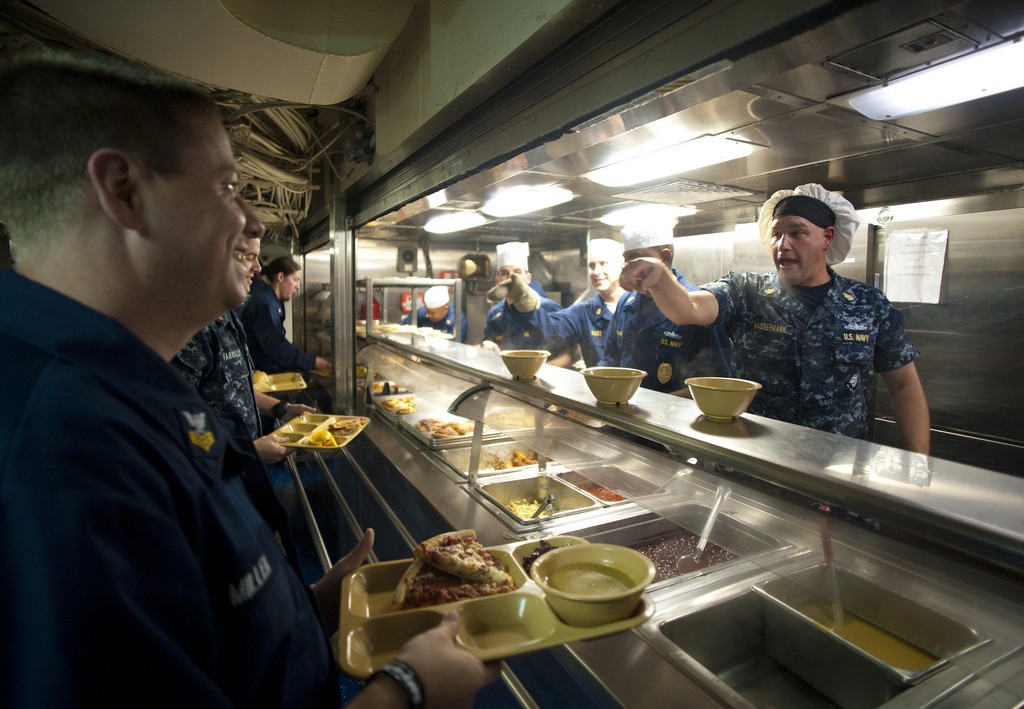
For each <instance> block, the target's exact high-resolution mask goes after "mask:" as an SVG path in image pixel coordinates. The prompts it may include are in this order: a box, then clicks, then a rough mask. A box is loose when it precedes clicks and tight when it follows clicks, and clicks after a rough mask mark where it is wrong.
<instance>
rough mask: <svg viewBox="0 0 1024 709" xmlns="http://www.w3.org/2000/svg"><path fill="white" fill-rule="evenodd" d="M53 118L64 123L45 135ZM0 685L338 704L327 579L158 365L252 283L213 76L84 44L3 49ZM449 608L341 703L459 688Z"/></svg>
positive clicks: (168, 701) (223, 702) (222, 435)
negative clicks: (310, 569)
mask: <svg viewBox="0 0 1024 709" xmlns="http://www.w3.org/2000/svg"><path fill="white" fill-rule="evenodd" d="M58 137H59V140H58V139H57V138H58ZM0 162H2V164H3V166H4V167H3V170H0V222H3V223H4V224H5V226H6V227H7V229H8V231H9V234H10V238H11V244H12V247H13V253H14V254H15V259H14V268H13V269H12V270H3V271H0V301H2V302H3V303H4V306H5V307H4V308H2V309H0V367H2V368H3V371H4V373H5V378H4V380H3V384H2V393H3V398H4V401H5V402H6V403H5V406H4V407H3V408H2V409H0V419H2V421H0V422H2V423H3V425H2V426H0V579H2V581H0V607H2V608H3V611H2V612H3V614H4V615H3V628H4V631H3V633H0V654H2V656H3V657H4V662H3V663H0V704H2V705H3V706H5V707H41V706H47V707H51V706H61V707H63V706H81V705H96V706H151V705H154V704H161V705H164V706H204V707H206V706H246V707H254V706H279V707H283V706H302V707H315V706H325V707H326V706H338V688H337V672H336V668H335V665H334V660H333V657H332V654H331V650H330V645H329V641H328V637H329V635H330V634H332V633H334V632H335V631H336V630H337V628H338V624H337V623H338V614H339V603H340V586H339V585H340V580H341V577H342V576H344V575H345V574H346V572H348V571H351V570H354V569H355V568H357V567H358V565H359V564H360V563H361V562H362V560H363V559H364V558H365V557H366V555H367V554H368V553H369V551H370V548H371V547H372V544H373V534H372V532H369V531H368V532H367V534H366V536H365V537H364V538H363V540H362V541H361V542H360V543H359V544H358V545H357V547H356V548H355V549H354V550H353V552H351V553H350V554H349V555H348V556H346V557H345V558H344V559H342V560H341V561H339V562H338V563H336V564H335V565H334V567H333V568H332V569H331V570H330V571H329V572H328V574H327V575H326V576H325V577H324V578H323V579H321V580H319V581H318V582H317V583H315V584H313V586H312V587H309V586H307V585H306V584H305V583H303V582H302V580H301V579H300V578H299V577H298V576H297V575H296V574H294V573H293V572H292V570H291V569H290V568H289V566H288V564H287V562H286V561H285V559H284V557H283V555H282V553H281V550H280V547H279V545H278V543H277V541H276V540H275V539H274V536H273V534H272V533H271V531H270V529H269V528H268V527H267V525H266V523H265V522H264V521H263V520H262V518H261V517H260V516H259V514H258V513H257V512H256V510H255V509H254V508H253V506H252V504H251V503H250V502H249V499H248V497H247V495H246V492H245V490H244V487H243V484H242V481H241V478H240V472H241V471H242V470H243V469H244V468H245V467H246V466H247V465H249V464H250V463H251V462H252V461H253V460H254V459H255V452H254V450H253V447H252V442H251V440H247V439H246V438H245V437H244V436H240V435H238V434H237V432H236V431H232V430H231V428H230V427H228V426H226V425H224V423H223V422H222V421H221V419H220V417H218V416H216V415H215V414H214V412H213V411H212V409H210V408H209V407H208V406H207V405H206V404H205V403H204V402H203V400H202V398H201V397H200V396H199V394H198V393H197V392H196V391H195V388H194V387H192V386H190V385H189V384H188V383H187V382H186V381H185V380H184V379H183V378H182V377H181V376H180V375H179V374H178V373H177V372H175V370H174V369H173V368H172V367H171V366H170V364H169V361H170V359H171V358H172V357H173V356H174V355H175V353H177V352H178V351H179V350H180V349H181V347H182V346H183V345H184V344H185V343H186V342H187V341H188V339H189V338H190V337H191V336H192V335H193V334H195V332H196V331H198V330H199V329H200V328H201V327H203V326H205V325H206V324H208V323H210V322H212V321H213V320H214V319H216V318H217V317H218V316H219V315H221V314H222V313H224V312H225V311H226V310H229V309H231V308H236V307H238V306H239V305H240V304H241V303H242V301H243V300H244V298H245V283H246V277H247V275H248V269H247V267H246V265H245V260H244V258H242V259H240V258H239V257H238V254H240V253H244V251H245V239H246V238H247V237H256V236H259V235H261V234H262V233H263V225H262V224H261V223H260V221H259V219H258V218H257V217H256V215H255V213H254V212H253V211H252V209H251V208H250V207H249V206H248V205H247V204H246V203H245V202H244V201H243V200H242V199H241V198H240V196H239V193H238V186H239V175H238V166H237V164H236V162H235V159H234V157H233V155H232V151H231V143H230V140H229V138H228V135H227V133H226V131H225V130H224V128H223V126H222V125H221V116H220V112H219V108H218V106H217V105H216V104H215V103H214V102H213V101H212V100H211V98H210V96H209V93H208V92H207V91H206V90H204V89H201V88H198V87H196V86H194V85H192V84H190V83H188V82H186V81H183V80H181V79H178V78H175V77H171V76H168V75H164V74H161V73H158V72H156V71H153V70H151V69H148V68H145V67H143V66H142V65H138V64H129V63H126V62H123V61H120V60H114V59H112V58H109V57H105V56H103V55H100V54H88V55H86V54H77V53H71V52H64V51H56V50H46V51H41V50H33V51H26V52H24V53H22V54H21V55H20V56H19V57H18V58H15V59H13V60H9V61H6V62H4V63H3V64H0ZM458 626H459V620H458V617H457V616H454V615H452V616H449V617H446V618H445V619H444V620H443V621H442V622H441V623H440V624H439V625H438V626H437V627H435V628H434V629H431V630H428V631H426V632H424V633H421V634H420V635H418V636H416V637H414V638H412V639H411V640H410V641H409V642H407V643H406V644H405V645H404V646H403V647H402V649H401V650H400V651H399V654H398V659H399V660H400V662H399V663H397V664H395V665H393V666H389V667H391V669H390V670H389V671H388V672H386V673H385V674H382V675H380V676H378V677H376V678H374V679H371V680H370V681H369V682H368V684H367V686H366V688H365V689H364V690H363V692H362V693H361V694H360V696H358V697H356V699H355V700H354V701H353V702H352V703H351V706H354V707H357V706H394V707H405V706H409V705H410V704H412V705H420V704H423V705H429V706H439V707H440V706H466V705H468V704H469V703H470V701H471V700H472V697H473V696H474V695H475V693H476V691H477V690H478V689H480V688H481V687H483V686H484V685H485V684H487V683H488V682H490V681H493V680H494V679H495V678H496V677H497V672H498V668H497V667H495V666H493V665H490V666H489V665H484V664H483V663H481V662H480V661H478V660H476V659H475V658H473V657H472V656H471V655H469V654H468V653H466V652H464V651H462V650H461V649H458V648H457V647H456V644H455V635H456V633H457V631H458Z"/></svg>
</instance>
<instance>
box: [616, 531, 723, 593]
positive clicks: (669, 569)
mask: <svg viewBox="0 0 1024 709" xmlns="http://www.w3.org/2000/svg"><path fill="white" fill-rule="evenodd" d="M699 539H700V536H699V535H697V534H693V533H691V532H687V531H684V530H680V531H678V532H669V533H668V534H662V535H659V536H656V537H651V538H648V539H643V540H641V541H639V542H636V543H635V544H630V545H628V546H629V547H630V548H632V549H636V550H637V551H638V552H640V553H641V554H643V555H644V556H646V557H647V558H649V559H650V560H651V561H653V562H654V566H655V568H656V569H657V570H658V575H657V576H656V577H655V579H654V580H655V581H662V580H664V579H670V578H675V577H676V576H679V567H678V566H677V565H676V562H677V561H679V558H680V557H682V556H692V555H693V553H694V552H695V551H696V550H697V542H698V541H699ZM735 558H736V555H735V554H733V553H732V552H731V551H728V550H727V549H723V548H722V547H720V546H718V545H717V544H715V543H714V542H708V544H707V546H706V547H704V553H703V554H701V556H700V561H699V565H698V567H697V568H701V569H706V568H708V567H709V566H716V565H718V564H723V563H725V562H726V561H731V560H732V559H735Z"/></svg>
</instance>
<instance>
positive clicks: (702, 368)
mask: <svg viewBox="0 0 1024 709" xmlns="http://www.w3.org/2000/svg"><path fill="white" fill-rule="evenodd" d="M672 275H674V276H675V277H676V280H677V281H678V282H679V283H680V285H682V286H683V287H684V288H686V289H687V290H689V291H693V290H696V289H697V286H695V285H693V284H692V283H690V282H689V281H687V280H686V279H685V278H683V276H682V274H680V273H679V271H677V270H675V269H674V268H673V269H672ZM610 327H611V331H610V332H609V333H608V338H607V340H606V341H605V350H604V356H603V357H602V358H601V361H600V362H599V364H600V365H602V366H610V367H633V368H634V369H642V370H644V371H645V372H647V376H646V377H644V380H643V381H642V382H641V383H640V386H642V387H644V388H645V389H651V390H653V391H661V392H668V393H671V392H674V391H679V390H680V389H684V388H685V387H686V385H685V383H684V382H685V380H686V378H687V377H716V376H728V375H729V367H730V355H731V348H730V345H729V338H728V337H726V336H725V332H724V331H723V330H722V328H719V327H702V326H700V325H676V324H675V323H673V322H672V321H671V320H669V319H668V318H666V317H665V316H664V315H662V313H661V311H660V310H658V308H657V306H656V305H655V303H654V300H653V299H652V298H650V297H649V296H641V295H640V294H639V293H636V292H633V293H627V294H626V295H625V296H623V297H622V299H621V300H619V304H618V305H617V306H616V308H615V315H614V316H613V317H612V322H611V326H610Z"/></svg>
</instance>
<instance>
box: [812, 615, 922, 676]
mask: <svg viewBox="0 0 1024 709" xmlns="http://www.w3.org/2000/svg"><path fill="white" fill-rule="evenodd" d="M798 610H799V611H800V612H801V613H803V614H804V615H806V616H807V617H808V618H810V619H811V620H813V621H814V622H816V623H820V624H821V625H823V626H825V627H826V628H828V629H829V630H831V631H832V632H833V633H835V634H836V635H838V636H839V637H841V638H843V639H844V640H846V641H847V642H849V643H850V644H852V645H856V646H857V647H859V648H860V649H861V650H863V651H864V652H866V653H868V654H869V655H871V656H872V657H875V658H877V659H878V660H880V661H882V662H884V663H885V664H887V665H889V666H890V667H897V668H899V669H902V670H909V671H912V672H916V671H920V670H923V669H925V668H928V667H931V666H932V665H934V664H935V663H936V662H937V661H938V659H939V658H937V657H935V656H934V655H930V654H928V653H926V652H924V651H923V650H920V649H919V648H916V647H914V646H913V645H911V644H910V643H908V642H906V641H905V640H901V639H900V638H897V637H896V636H895V635H893V634H892V633H889V632H888V631H885V630H883V629H882V628H879V627H878V626H877V625H872V624H871V623H869V622H867V621H866V620H862V619H861V618H858V617H857V616H855V615H851V614H850V613H848V612H846V611H844V612H843V620H844V621H845V622H844V624H843V625H839V626H837V625H836V624H835V621H833V620H832V606H831V605H830V604H827V603H813V604H811V605H807V606H803V607H801V608H799V609H798Z"/></svg>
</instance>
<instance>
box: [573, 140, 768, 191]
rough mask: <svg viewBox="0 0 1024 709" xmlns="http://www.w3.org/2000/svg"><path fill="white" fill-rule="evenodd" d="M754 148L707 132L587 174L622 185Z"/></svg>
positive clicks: (723, 159) (600, 181) (611, 184)
mask: <svg viewBox="0 0 1024 709" xmlns="http://www.w3.org/2000/svg"><path fill="white" fill-rule="evenodd" d="M752 152H754V146H753V145H751V144H750V143H743V142H740V141H736V140H730V139H729V138H722V137H720V136H716V135H705V136H703V137H700V138H695V139H694V140H690V141H687V142H685V143H679V144H677V145H672V146H669V147H667V148H662V149H660V150H655V151H654V152H651V153H647V154H645V155H638V156H636V157H633V158H628V159H626V160H622V161H620V162H617V163H612V164H611V165H607V166H605V167H601V168H598V169H596V170H591V171H590V172H588V173H586V174H585V175H583V176H584V177H585V178H587V179H588V180H591V181H593V182H596V183H598V184H601V185H604V186H605V187H622V186H624V185H635V184H638V183H640V182H650V181H651V180H657V179H659V178H662V177H668V176H669V175H678V174H679V173H682V172H689V171H690V170H696V169H697V168H698V167H705V166H707V165H715V164H717V163H720V162H727V161H729V160H735V159H737V158H744V157H746V156H748V155H750V154H751V153H752Z"/></svg>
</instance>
